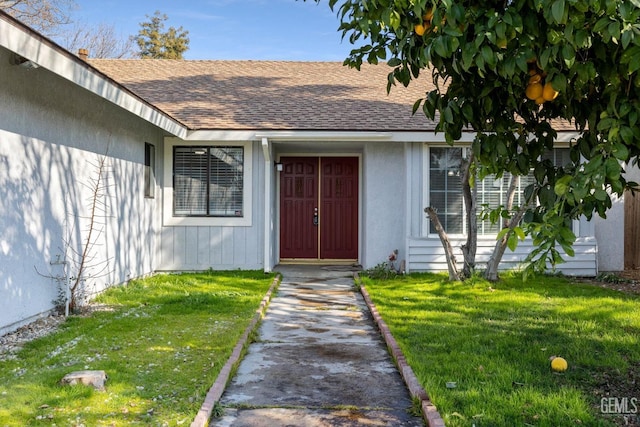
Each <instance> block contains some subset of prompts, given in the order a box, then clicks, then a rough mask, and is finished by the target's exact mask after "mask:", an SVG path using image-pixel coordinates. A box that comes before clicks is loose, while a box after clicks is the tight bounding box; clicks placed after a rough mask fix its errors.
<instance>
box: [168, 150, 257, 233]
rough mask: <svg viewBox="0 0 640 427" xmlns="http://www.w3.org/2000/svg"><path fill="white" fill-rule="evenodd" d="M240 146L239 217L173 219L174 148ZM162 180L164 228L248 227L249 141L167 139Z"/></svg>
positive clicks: (250, 198) (250, 203)
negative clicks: (241, 187) (240, 201)
mask: <svg viewBox="0 0 640 427" xmlns="http://www.w3.org/2000/svg"><path fill="white" fill-rule="evenodd" d="M191 146H201V147H223V146H224V147H242V148H243V149H244V163H243V178H242V179H243V189H242V216H238V217H213V216H174V214H173V152H174V150H173V148H174V147H191ZM163 165H164V174H163V176H164V179H163V187H162V196H163V225H165V226H194V227H199V226H204V227H206V226H227V227H250V226H251V225H252V217H253V206H252V200H253V197H252V194H253V191H252V187H253V179H252V178H253V152H252V143H251V141H241V142H230V141H184V140H181V139H178V138H167V139H165V144H164V162H163Z"/></svg>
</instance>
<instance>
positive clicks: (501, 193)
mask: <svg viewBox="0 0 640 427" xmlns="http://www.w3.org/2000/svg"><path fill="white" fill-rule="evenodd" d="M466 150H467V149H466V148H455V147H453V148H452V147H431V148H429V204H430V206H431V207H433V208H435V209H436V210H437V212H438V218H439V219H440V222H441V223H442V226H443V228H444V230H445V231H446V232H447V233H449V234H464V233H466V229H465V224H466V220H465V218H466V215H467V212H465V210H464V200H463V196H462V183H461V181H460V175H461V174H462V171H461V170H460V169H461V167H462V160H463V158H464V157H465V156H466ZM543 158H544V159H550V160H551V161H553V163H554V164H555V165H556V166H562V165H566V164H567V163H568V162H570V158H569V149H564V148H559V149H554V150H552V151H549V152H548V153H546V154H545V155H544V156H543ZM533 181H534V178H533V174H529V175H527V176H521V177H520V179H519V183H518V187H517V189H516V194H515V198H514V205H515V206H520V205H521V204H522V203H524V190H525V188H526V187H527V186H528V185H529V184H531V183H532V182H533ZM510 183H511V175H510V174H509V173H505V174H504V175H503V176H502V178H499V179H496V177H495V175H489V176H487V177H485V178H484V179H483V180H482V181H477V182H476V185H477V192H478V214H479V213H480V210H481V209H485V208H488V209H495V208H497V207H498V206H500V205H503V206H504V205H505V204H506V203H507V191H508V190H509V185H510ZM483 205H484V206H483ZM502 221H503V220H502V219H500V220H499V222H498V223H496V224H492V223H491V221H489V220H486V221H480V220H479V222H478V234H479V235H485V234H493V235H495V234H497V233H498V232H499V231H500V229H501V228H502V227H503V223H502ZM430 233H431V234H435V233H436V230H435V227H434V226H433V224H431V223H430Z"/></svg>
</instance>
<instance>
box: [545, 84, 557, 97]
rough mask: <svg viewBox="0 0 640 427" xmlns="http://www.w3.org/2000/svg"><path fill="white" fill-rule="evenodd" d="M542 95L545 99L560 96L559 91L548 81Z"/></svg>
mask: <svg viewBox="0 0 640 427" xmlns="http://www.w3.org/2000/svg"><path fill="white" fill-rule="evenodd" d="M542 97H543V98H544V100H545V101H553V100H554V99H556V98H557V97H558V91H557V90H555V89H554V88H553V86H552V85H551V82H547V83H546V84H545V85H544V87H543V88H542Z"/></svg>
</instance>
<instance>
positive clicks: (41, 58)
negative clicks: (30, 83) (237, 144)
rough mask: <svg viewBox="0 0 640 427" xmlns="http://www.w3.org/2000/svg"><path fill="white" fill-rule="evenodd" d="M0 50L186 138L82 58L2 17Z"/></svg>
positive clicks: (175, 123)
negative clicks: (17, 56)
mask: <svg viewBox="0 0 640 427" xmlns="http://www.w3.org/2000/svg"><path fill="white" fill-rule="evenodd" d="M0 46H2V47H4V48H6V49H8V50H10V51H11V52H14V53H16V54H18V55H20V56H21V57H23V58H25V59H27V60H29V61H32V62H34V63H36V64H37V65H38V67H42V68H45V69H47V70H49V71H51V72H52V73H54V74H56V75H58V76H60V77H62V78H63V79H66V80H69V81H70V82H72V83H75V84H76V85H78V86H80V87H82V88H84V89H86V90H88V91H90V92H92V93H94V94H96V95H98V96H100V97H102V98H104V99H106V100H108V101H110V102H112V103H114V104H116V105H118V106H119V107H121V108H123V109H125V110H127V111H129V112H131V113H133V114H135V115H137V116H138V117H140V118H142V119H144V120H146V121H148V122H149V123H151V124H154V125H156V126H158V127H159V128H161V129H163V130H165V131H167V132H169V133H170V134H172V135H175V136H178V137H185V136H186V135H187V128H186V126H184V125H182V124H181V123H179V122H178V121H176V120H174V119H172V118H171V117H169V116H168V115H167V114H165V113H163V112H161V111H160V110H157V109H155V108H153V107H151V106H150V105H149V104H147V103H145V102H143V101H142V100H141V99H140V98H137V97H136V96H134V95H132V94H131V93H130V92H128V91H126V90H125V89H124V88H123V87H122V86H120V85H118V84H116V83H114V82H113V81H111V80H109V79H108V78H106V77H105V76H104V75H102V74H101V73H99V72H98V71H97V70H95V69H94V68H93V67H91V66H90V65H89V64H86V63H84V62H83V61H82V60H81V59H79V58H78V59H76V58H75V56H73V54H71V53H69V52H66V51H64V50H63V49H62V48H59V47H56V46H55V45H53V44H51V45H50V43H46V42H44V41H43V40H42V39H40V38H39V37H37V36H35V35H33V34H30V32H29V31H27V30H25V29H24V28H20V27H17V26H16V25H14V24H13V23H12V22H11V21H8V20H6V19H3V16H1V15H0ZM81 61H82V62H81Z"/></svg>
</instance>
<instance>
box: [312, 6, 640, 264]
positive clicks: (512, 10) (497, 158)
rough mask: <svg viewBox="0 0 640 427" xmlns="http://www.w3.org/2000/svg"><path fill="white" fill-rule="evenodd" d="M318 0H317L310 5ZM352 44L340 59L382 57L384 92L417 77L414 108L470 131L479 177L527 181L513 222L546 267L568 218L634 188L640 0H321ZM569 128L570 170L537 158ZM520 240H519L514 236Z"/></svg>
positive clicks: (568, 239)
mask: <svg viewBox="0 0 640 427" xmlns="http://www.w3.org/2000/svg"><path fill="white" fill-rule="evenodd" d="M316 1H319V0H316ZM329 5H330V7H331V8H332V9H334V10H337V14H338V16H339V17H340V21H341V23H340V30H341V31H342V33H343V37H345V38H347V39H348V40H350V41H351V43H353V44H354V46H355V45H356V44H357V46H359V47H354V49H353V50H352V51H351V53H350V55H349V57H348V58H347V59H346V60H345V64H346V65H349V66H351V67H355V68H358V67H360V65H361V64H362V63H363V62H364V61H366V62H370V63H376V62H378V61H379V60H386V61H387V62H388V65H389V66H391V67H392V71H391V72H390V74H389V78H388V89H391V87H392V86H393V85H395V84H396V83H401V84H403V85H408V84H410V82H412V81H413V80H415V79H416V78H417V77H418V76H419V75H420V74H424V73H426V74H427V75H428V76H429V78H432V79H433V81H434V83H435V86H436V89H434V90H432V91H429V92H427V93H426V94H425V97H424V99H421V100H418V101H417V102H416V104H415V105H414V112H416V111H418V110H419V109H422V110H423V111H424V113H425V114H426V115H427V116H428V117H429V118H431V119H435V120H437V121H438V122H437V130H438V131H441V132H443V133H444V136H445V138H446V141H447V142H448V143H451V144H453V143H454V141H456V140H457V139H459V138H460V136H461V134H462V131H463V130H464V129H472V130H473V131H475V132H476V136H475V140H474V142H473V144H472V148H473V149H472V152H473V153H474V156H475V158H476V159H477V160H478V161H479V163H480V165H481V170H482V171H483V172H481V174H482V173H497V174H501V173H504V172H509V173H511V174H514V175H525V174H528V173H530V171H531V170H533V174H534V176H535V184H533V185H532V186H530V187H528V188H527V190H526V191H525V195H526V196H528V197H529V198H530V199H534V200H535V203H534V204H533V205H532V207H531V208H530V209H529V210H528V212H527V214H526V215H525V221H524V222H521V223H520V224H521V225H517V227H518V228H519V227H522V229H518V230H515V231H516V233H513V231H514V230H509V232H510V233H513V236H512V238H515V235H522V232H523V231H526V232H527V233H528V234H529V235H530V236H531V237H532V239H533V242H534V244H535V245H536V249H535V250H534V251H533V252H532V253H531V255H530V258H529V261H531V264H530V266H532V267H534V268H538V269H544V268H545V266H546V265H547V263H549V262H550V263H551V264H554V265H555V264H556V263H557V262H561V261H562V258H561V256H560V253H559V252H558V250H557V248H563V249H564V251H565V252H566V253H567V254H569V255H572V254H573V250H572V245H573V243H574V241H575V235H574V233H573V232H572V230H571V228H570V221H571V220H572V219H575V218H577V217H579V216H581V215H585V216H586V217H587V218H591V217H592V216H593V215H594V213H597V214H599V215H600V216H602V217H604V216H605V213H606V211H607V209H608V208H609V207H611V194H617V195H622V194H623V192H624V191H625V189H627V188H632V187H635V186H636V184H635V183H631V182H627V181H626V180H625V178H624V176H623V167H625V165H629V164H632V163H633V162H635V161H637V157H638V154H639V153H640V123H639V119H640V102H639V100H638V94H639V93H640V75H639V74H638V70H639V69H640V0H506V1H505V0H502V1H496V0H341V1H338V0H329ZM558 123H564V124H570V126H572V127H574V128H575V130H576V134H577V137H576V138H575V139H574V140H572V141H571V160H572V162H571V163H570V164H569V165H565V166H563V167H556V166H554V165H553V164H552V163H551V162H549V161H540V160H539V159H540V156H541V154H543V152H545V151H546V150H549V149H551V148H552V147H553V144H554V140H555V139H556V136H557V135H556V131H555V130H554V127H556V128H557V126H556V124H558ZM515 240H517V239H515Z"/></svg>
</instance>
